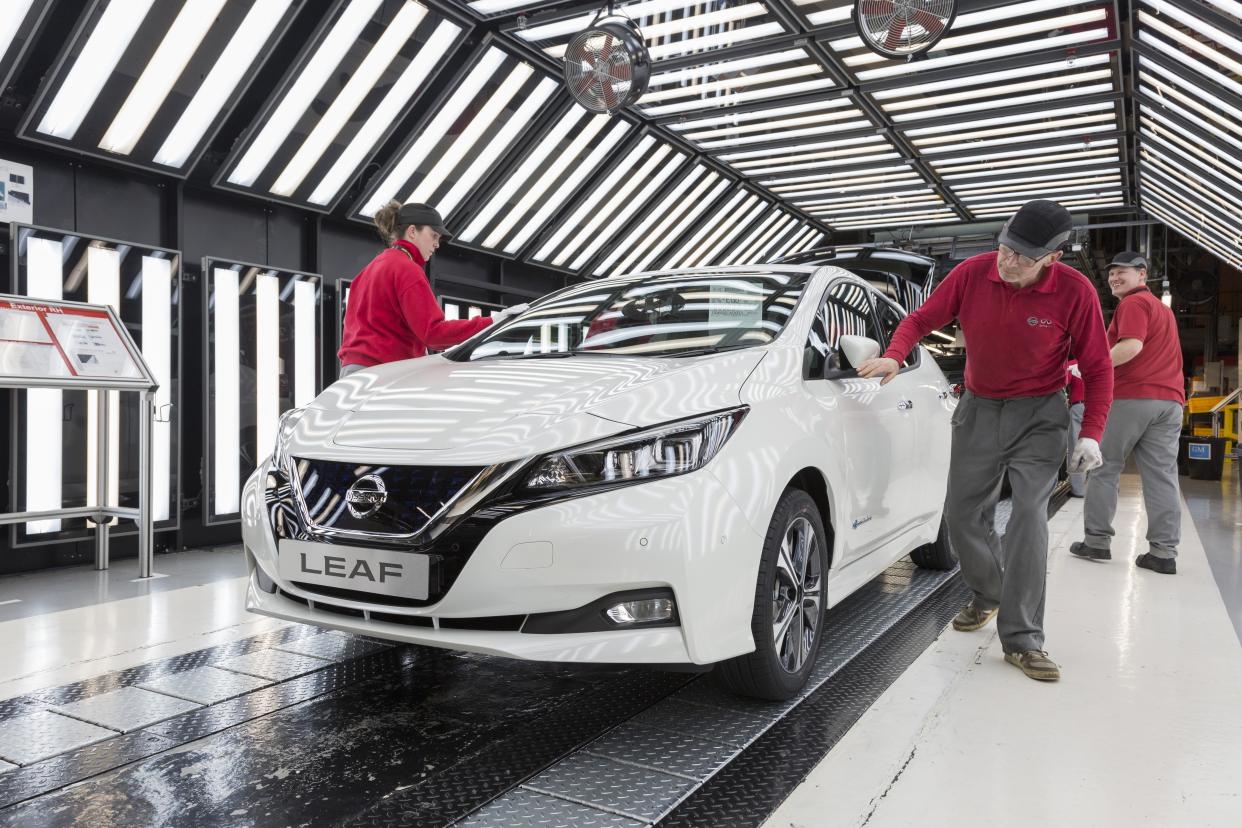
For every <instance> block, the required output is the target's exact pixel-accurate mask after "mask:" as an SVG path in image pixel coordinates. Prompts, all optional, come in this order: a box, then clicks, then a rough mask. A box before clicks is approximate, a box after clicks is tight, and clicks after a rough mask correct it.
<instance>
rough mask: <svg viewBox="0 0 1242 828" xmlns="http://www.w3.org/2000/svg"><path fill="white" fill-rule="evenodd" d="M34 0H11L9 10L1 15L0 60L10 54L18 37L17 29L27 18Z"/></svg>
mask: <svg viewBox="0 0 1242 828" xmlns="http://www.w3.org/2000/svg"><path fill="white" fill-rule="evenodd" d="M33 2H34V0H9V10H8V12H6V13H5V14H4V15H0V60H3V59H5V58H6V57H7V56H8V54H9V47H10V46H12V45H13V39H14V38H15V37H17V30H18V29H20V28H21V25H22V23H23V22H24V21H25V19H26V14H27V12H29V11H30V5H31V3H33Z"/></svg>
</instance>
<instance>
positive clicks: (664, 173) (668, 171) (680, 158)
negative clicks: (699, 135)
mask: <svg viewBox="0 0 1242 828" xmlns="http://www.w3.org/2000/svg"><path fill="white" fill-rule="evenodd" d="M685 160H686V156H684V155H682V154H681V153H674V155H673V157H672V158H671V159H670V160H669V161H668V162H667V163H665V164H664V166H663V167H661V168H660V171H659V172H658V173H656V175H655V176H654V177H653V178H652V179H651V180H650V181H648V182H647V184H646V186H644V187H643V188H642V190H640V191H639V193H638V195H636V196H634V197H633V198H632V199H631V200H630V202H629V204H628V205H627V207H639V206H640V205H644V204H647V202H648V201H650V200H651V197H652V196H653V195H655V193H656V191H657V190H658V189H659V188H660V187H661V186H662V185H663V184H664V182H665V181H667V180H668V178H669V176H671V175H672V174H673V172H674V171H676V170H677V168H679V167H680V166H681V164H682V162H684V161H685ZM687 183H688V182H687ZM640 212H641V211H640ZM630 215H631V214H630V213H629V212H628V210H618V211H615V212H614V214H613V217H612V221H611V222H609V223H608V226H606V227H605V228H604V229H603V230H602V231H600V232H598V233H596V234H595V235H594V237H593V241H592V242H591V243H590V244H589V245H587V246H586V248H585V249H584V250H583V251H582V253H581V254H579V256H578V258H576V259H574V261H573V263H572V264H571V265H570V267H572V268H573V269H574V270H579V269H581V268H582V266H583V265H585V264H586V262H587V260H588V259H589V258H590V257H591V256H594V255H595V253H596V251H598V250H599V249H600V248H601V247H603V246H604V243H605V242H606V241H609V240H610V239H614V238H616V236H617V234H618V233H619V232H621V225H622V224H623V223H625V222H627V221H629V220H630ZM653 219H654V216H652V215H650V214H649V215H648V216H647V219H646V221H647V222H648V223H650V221H652V220H653Z"/></svg>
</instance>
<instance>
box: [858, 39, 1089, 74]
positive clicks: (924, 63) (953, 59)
mask: <svg viewBox="0 0 1242 828" xmlns="http://www.w3.org/2000/svg"><path fill="white" fill-rule="evenodd" d="M1107 37H1108V28H1107V27H1099V28H1096V29H1086V30H1084V31H1080V32H1074V33H1072V34H1066V35H1059V36H1057V37H1046V38H1031V39H1030V40H1028V41H1026V42H1024V43H1009V44H1005V45H1004V46H995V47H993V48H991V49H978V50H975V51H970V52H961V53H958V54H954V55H944V56H942V57H934V58H928V59H927V60H916V61H912V62H910V63H894V64H892V65H891V66H881V67H880V68H878V69H867V70H866V71H863V72H858V73H856V74H857V75H858V79H859V80H861V81H870V80H879V79H880V78H892V77H897V76H900V75H908V74H910V73H912V72H931V71H932V70H934V69H940V68H942V67H945V66H960V65H961V64H963V63H979V62H982V61H985V60H991V59H992V58H998V57H1012V56H1013V55H1021V54H1026V53H1028V52H1042V51H1046V50H1052V49H1060V48H1064V47H1068V46H1075V45H1077V44H1080V43H1089V42H1091V41H1093V40H1105V39H1107Z"/></svg>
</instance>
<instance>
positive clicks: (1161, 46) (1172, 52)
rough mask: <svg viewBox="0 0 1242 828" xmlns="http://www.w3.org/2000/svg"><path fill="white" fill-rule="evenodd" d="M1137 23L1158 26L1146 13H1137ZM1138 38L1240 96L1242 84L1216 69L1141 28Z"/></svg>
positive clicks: (1195, 41) (1192, 40)
mask: <svg viewBox="0 0 1242 828" xmlns="http://www.w3.org/2000/svg"><path fill="white" fill-rule="evenodd" d="M1139 21H1140V23H1146V24H1148V25H1150V26H1151V27H1152V28H1159V27H1158V26H1155V25H1153V24H1154V22H1155V21H1154V19H1153V18H1151V15H1149V14H1147V12H1139ZM1166 29H1167V27H1166ZM1169 31H1174V32H1175V30H1169ZM1175 33H1176V34H1178V35H1180V34H1181V33H1180V32H1175ZM1138 38H1139V42H1140V43H1144V44H1146V45H1148V46H1151V47H1152V48H1153V49H1155V50H1157V51H1159V52H1161V53H1163V54H1164V55H1166V56H1168V57H1170V58H1172V59H1173V60H1175V61H1177V62H1178V63H1180V64H1182V65H1183V66H1185V67H1186V68H1188V69H1190V70H1191V71H1193V72H1195V73H1196V74H1199V75H1202V76H1203V77H1205V78H1207V79H1209V80H1212V81H1214V82H1216V83H1217V84H1219V85H1221V86H1223V87H1224V88H1225V89H1228V90H1229V91H1230V92H1233V93H1234V94H1235V95H1242V83H1238V82H1237V81H1235V80H1234V79H1233V78H1232V77H1231V76H1229V75H1226V74H1224V73H1222V72H1219V71H1217V70H1216V69H1213V68H1212V67H1210V66H1208V65H1206V64H1204V63H1202V62H1200V61H1198V60H1196V59H1195V58H1194V57H1192V56H1191V55H1189V54H1187V53H1186V52H1184V51H1182V50H1181V49H1178V48H1176V47H1174V46H1173V45H1172V44H1169V43H1166V42H1165V41H1163V40H1161V39H1160V38H1159V37H1156V36H1155V35H1154V34H1152V33H1151V32H1150V31H1148V30H1147V29H1145V28H1142V27H1141V26H1140V28H1139V33H1138ZM1190 40H1191V42H1193V43H1195V44H1196V45H1199V42H1198V41H1197V40H1194V39H1193V38H1191V39H1190ZM1179 42H1180V41H1179ZM1201 48H1205V49H1207V51H1209V52H1213V53H1214V50H1212V49H1208V48H1207V47H1201ZM1195 51H1198V49H1195ZM1200 54H1202V52H1200ZM1206 57H1208V58H1209V59H1211V56H1210V55H1206Z"/></svg>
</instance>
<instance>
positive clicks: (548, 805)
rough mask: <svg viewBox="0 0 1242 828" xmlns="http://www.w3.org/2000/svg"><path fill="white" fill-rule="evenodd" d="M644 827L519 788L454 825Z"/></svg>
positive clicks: (483, 827) (492, 827) (469, 827)
mask: <svg viewBox="0 0 1242 828" xmlns="http://www.w3.org/2000/svg"><path fill="white" fill-rule="evenodd" d="M646 824H647V823H645V822H639V821H638V820H636V819H630V818H629V817H626V816H621V815H620V814H612V813H608V812H607V811H600V810H598V809H596V808H592V807H590V806H588V805H581V804H579V803H577V802H570V801H568V800H565V799H558V798H557V797H554V796H547V795H545V794H541V793H536V792H535V791H528V790H524V789H522V788H519V789H518V790H516V791H514V792H513V793H512V794H511V795H509V796H505V797H502V798H500V799H498V800H496V801H495V802H493V803H492V804H491V805H488V806H487V807H486V808H484V809H483V810H481V811H479V812H478V813H476V814H475V815H474V816H472V817H469V818H468V819H466V820H463V821H462V822H458V823H456V825H457V826H458V828H496V826H504V828H614V826H615V828H643V826H645V825H646Z"/></svg>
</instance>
